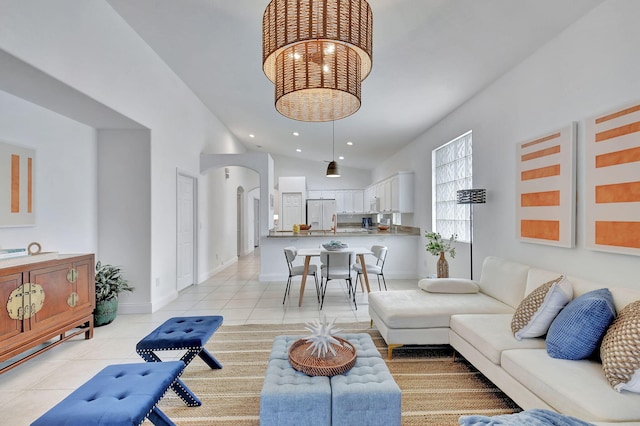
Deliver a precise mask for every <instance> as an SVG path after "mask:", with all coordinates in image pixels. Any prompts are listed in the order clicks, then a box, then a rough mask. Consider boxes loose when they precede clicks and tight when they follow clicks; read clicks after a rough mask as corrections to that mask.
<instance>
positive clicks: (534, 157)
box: [516, 123, 577, 247]
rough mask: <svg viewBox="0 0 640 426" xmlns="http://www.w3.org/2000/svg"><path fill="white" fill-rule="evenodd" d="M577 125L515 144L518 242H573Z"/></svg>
mask: <svg viewBox="0 0 640 426" xmlns="http://www.w3.org/2000/svg"><path fill="white" fill-rule="evenodd" d="M576 126H577V124H576V123H572V124H570V125H568V126H566V127H564V128H562V129H560V130H556V131H552V132H549V133H546V134H544V135H541V136H539V137H536V138H533V139H531V140H527V141H525V142H522V143H520V144H518V146H517V147H516V171H517V176H516V192H517V194H516V203H517V204H516V235H517V238H518V239H519V240H521V241H524V242H530V243H539V244H549V245H554V246H559V247H573V246H574V245H575V211H576V210H575V203H576V186H575V182H576V178H575V175H576V173H575V151H576Z"/></svg>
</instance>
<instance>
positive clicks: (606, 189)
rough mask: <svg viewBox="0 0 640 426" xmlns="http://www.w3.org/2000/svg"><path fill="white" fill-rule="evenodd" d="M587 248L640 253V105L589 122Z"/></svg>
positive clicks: (594, 118)
mask: <svg viewBox="0 0 640 426" xmlns="http://www.w3.org/2000/svg"><path fill="white" fill-rule="evenodd" d="M585 155H586V166H585V203H586V205H585V227H586V229H585V245H586V246H587V247H589V248H591V249H594V250H601V251H610V252H614V253H624V254H632V255H640V103H636V104H633V105H630V106H626V107H621V108H616V109H614V110H613V111H610V112H608V113H604V114H599V115H597V116H595V117H591V118H590V119H588V120H587V126H586V147H585Z"/></svg>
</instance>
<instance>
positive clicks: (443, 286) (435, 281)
mask: <svg viewBox="0 0 640 426" xmlns="http://www.w3.org/2000/svg"><path fill="white" fill-rule="evenodd" d="M418 287H420V288H421V289H423V290H424V291H428V292H429V293H452V294H460V293H477V292H478V291H480V287H478V284H476V283H475V282H473V281H471V280H466V279H461V278H424V279H422V280H420V281H419V282H418Z"/></svg>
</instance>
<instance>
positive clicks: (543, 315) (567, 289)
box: [511, 275, 573, 340]
mask: <svg viewBox="0 0 640 426" xmlns="http://www.w3.org/2000/svg"><path fill="white" fill-rule="evenodd" d="M572 297H573V287H572V286H571V283H570V282H569V281H568V280H567V279H566V278H565V277H564V275H561V276H559V277H558V278H556V279H555V280H551V281H549V282H546V283H544V284H542V285H541V286H539V287H538V288H537V289H535V290H533V291H532V292H531V293H529V294H528V295H527V297H525V298H524V299H523V300H522V302H520V305H518V308H517V309H516V312H515V313H514V314H513V319H512V320H511V331H513V334H514V336H515V338H516V339H517V340H522V339H525V338H531V337H540V336H544V335H545V334H546V333H547V330H549V326H550V325H551V323H552V322H553V319H554V318H555V317H556V315H558V312H560V311H561V310H562V308H564V306H565V305H566V304H567V303H569V302H570V301H571V299H572Z"/></svg>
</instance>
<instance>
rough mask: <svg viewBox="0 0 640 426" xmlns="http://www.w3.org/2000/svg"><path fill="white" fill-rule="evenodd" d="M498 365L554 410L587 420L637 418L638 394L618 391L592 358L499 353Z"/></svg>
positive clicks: (517, 351)
mask: <svg viewBox="0 0 640 426" xmlns="http://www.w3.org/2000/svg"><path fill="white" fill-rule="evenodd" d="M500 362H501V365H502V368H503V369H504V370H505V371H506V372H507V373H509V374H510V375H511V376H513V377H514V378H515V379H516V380H518V381H519V382H520V383H521V384H523V385H524V386H525V387H526V388H527V389H529V390H530V391H531V392H533V393H534V394H536V395H537V396H538V397H539V398H540V399H542V400H543V401H545V402H547V403H548V404H550V405H551V406H552V407H553V408H554V409H555V410H556V411H558V412H560V413H563V414H567V415H569V416H575V417H579V418H581V419H584V420H588V421H591V422H595V421H598V422H624V421H626V422H630V421H637V420H638V419H639V418H640V404H638V395H636V394H633V393H622V394H620V393H618V392H616V391H615V390H613V388H611V386H610V385H609V382H608V381H607V379H606V378H605V376H604V374H603V372H602V366H601V364H600V363H599V362H597V361H594V360H581V361H569V360H564V359H555V358H551V357H550V356H548V355H547V352H546V351H545V350H544V349H524V350H522V349H515V350H507V351H504V352H503V353H502V358H501V361H500Z"/></svg>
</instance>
